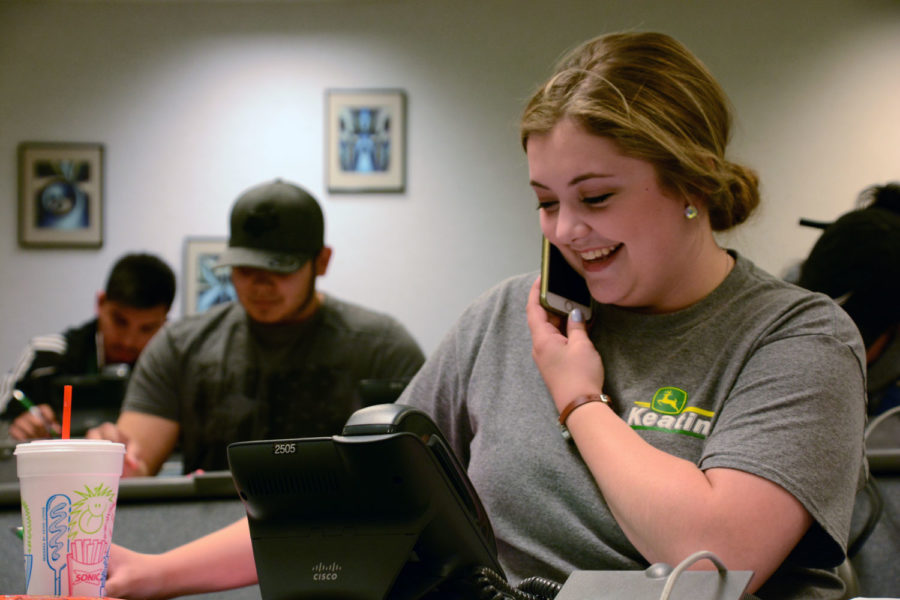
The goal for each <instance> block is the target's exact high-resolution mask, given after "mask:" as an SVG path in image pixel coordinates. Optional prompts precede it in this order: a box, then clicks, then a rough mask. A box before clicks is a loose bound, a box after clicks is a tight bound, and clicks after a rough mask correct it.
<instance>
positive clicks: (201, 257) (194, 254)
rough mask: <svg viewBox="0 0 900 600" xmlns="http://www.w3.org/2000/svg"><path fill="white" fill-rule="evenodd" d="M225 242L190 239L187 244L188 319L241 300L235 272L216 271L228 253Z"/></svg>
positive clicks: (184, 295) (186, 289)
mask: <svg viewBox="0 0 900 600" xmlns="http://www.w3.org/2000/svg"><path fill="white" fill-rule="evenodd" d="M227 246H228V240H227V239H225V238H208V237H189V238H185V240H184V265H183V269H182V274H183V280H184V293H183V297H184V306H183V311H182V312H183V314H184V316H188V315H196V314H199V313H202V312H204V311H205V310H207V309H208V308H210V307H211V306H215V305H216V304H221V303H223V302H231V301H232V300H237V293H235V291H234V286H233V285H232V284H231V268H230V267H222V268H220V269H214V268H213V266H214V265H215V264H216V261H217V260H219V255H220V254H222V252H224V251H225V248H226V247H227Z"/></svg>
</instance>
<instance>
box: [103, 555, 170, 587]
mask: <svg viewBox="0 0 900 600" xmlns="http://www.w3.org/2000/svg"><path fill="white" fill-rule="evenodd" d="M158 561H159V556H157V555H154V554H140V553H138V552H133V551H131V550H128V549H127V548H123V547H122V546H117V545H115V544H113V545H112V546H111V547H110V550H109V571H108V573H107V579H106V589H105V592H106V595H107V596H111V597H113V598H128V599H129V600H151V599H153V600H162V599H164V598H169V597H171V596H168V595H165V594H164V593H162V589H161V588H160V585H159V584H160V583H161V582H164V581H165V578H163V577H162V576H161V572H160V568H159V567H158V566H156V562H158Z"/></svg>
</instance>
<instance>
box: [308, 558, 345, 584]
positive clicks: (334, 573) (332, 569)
mask: <svg viewBox="0 0 900 600" xmlns="http://www.w3.org/2000/svg"><path fill="white" fill-rule="evenodd" d="M340 570H341V565H339V564H337V563H336V562H333V563H331V564H330V565H326V564H325V563H323V562H319V564H317V565H316V566H314V567H313V568H312V578H313V581H321V582H324V581H337V578H338V573H339V572H340Z"/></svg>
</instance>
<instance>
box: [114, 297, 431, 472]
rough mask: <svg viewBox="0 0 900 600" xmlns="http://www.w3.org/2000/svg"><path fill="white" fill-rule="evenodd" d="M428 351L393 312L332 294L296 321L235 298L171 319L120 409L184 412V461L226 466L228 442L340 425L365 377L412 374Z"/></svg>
mask: <svg viewBox="0 0 900 600" xmlns="http://www.w3.org/2000/svg"><path fill="white" fill-rule="evenodd" d="M423 362H424V355H423V354H422V351H421V349H420V348H419V346H418V344H416V342H415V340H414V339H413V338H412V336H410V334H409V333H408V332H407V331H406V329H405V328H404V327H403V326H402V325H401V324H400V323H399V322H397V321H396V320H395V319H393V318H392V317H390V316H388V315H385V314H381V313H376V312H374V311H371V310H368V309H365V308H362V307H360V306H357V305H355V304H350V303H348V302H343V301H341V300H337V299H335V298H332V297H330V296H326V297H325V300H324V302H323V303H322V305H321V306H320V307H319V309H318V310H317V311H316V313H315V314H314V315H313V316H312V318H310V319H308V320H306V321H304V322H302V323H296V324H276V325H263V324H260V323H256V322H253V321H251V320H250V319H249V317H248V316H247V313H246V312H245V311H244V309H243V307H242V306H241V305H240V304H238V303H236V302H235V303H229V304H225V305H222V306H217V307H214V308H212V309H210V310H209V311H207V312H205V313H203V314H201V315H196V316H191V317H187V318H184V319H181V320H179V321H176V322H173V323H170V324H168V325H166V326H165V327H164V328H163V329H162V330H160V331H159V332H158V333H157V334H156V335H155V336H154V337H153V339H152V340H151V341H150V343H149V344H148V345H147V347H146V348H145V349H144V351H143V352H142V353H141V356H140V359H138V363H137V365H136V366H135V371H134V373H133V375H132V377H131V381H130V383H129V386H128V390H127V392H126V395H125V400H124V404H123V410H132V411H138V412H142V413H147V414H151V415H155V416H158V417H162V418H164V419H169V420H172V421H176V422H178V424H179V425H180V442H181V449H182V453H183V460H184V466H183V468H184V471H185V472H190V471H193V470H195V469H198V468H202V469H206V470H217V469H227V468H228V461H227V455H226V448H227V445H228V444H229V443H231V442H236V441H241V440H253V439H272V438H286V437H312V436H322V435H334V434H337V433H340V431H341V428H342V427H343V425H344V422H345V421H346V420H347V417H349V416H350V414H351V413H352V412H353V411H354V410H356V409H358V408H360V407H361V406H362V399H361V397H360V395H359V388H360V382H361V381H362V380H365V379H385V380H387V379H403V378H408V377H411V376H412V375H413V374H415V372H416V371H417V370H418V368H419V367H420V366H421V364H422V363H423Z"/></svg>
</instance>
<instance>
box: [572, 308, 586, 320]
mask: <svg viewBox="0 0 900 600" xmlns="http://www.w3.org/2000/svg"><path fill="white" fill-rule="evenodd" d="M569 318H570V319H572V320H573V321H575V322H576V323H581V322H583V321H584V315H583V314H581V309H580V308H573V309H572V312H570V313H569Z"/></svg>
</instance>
